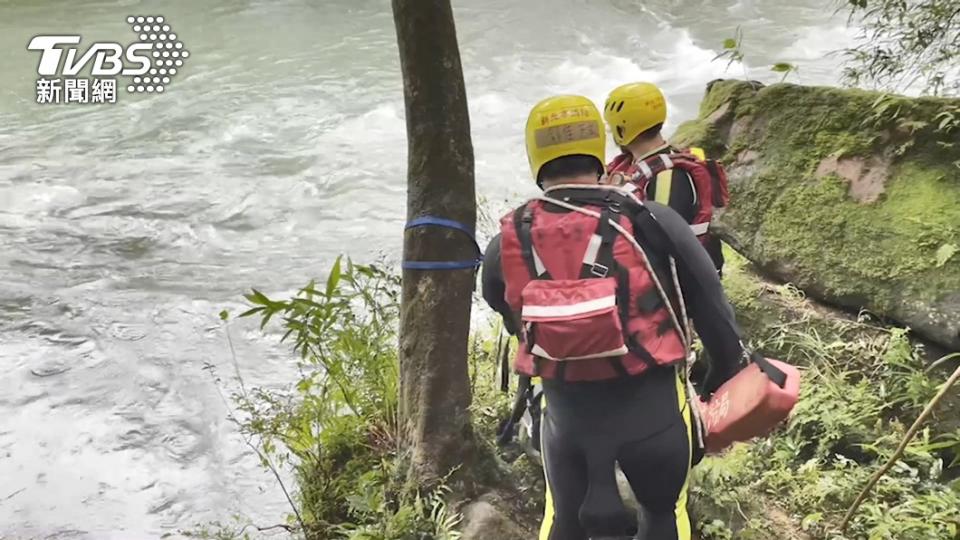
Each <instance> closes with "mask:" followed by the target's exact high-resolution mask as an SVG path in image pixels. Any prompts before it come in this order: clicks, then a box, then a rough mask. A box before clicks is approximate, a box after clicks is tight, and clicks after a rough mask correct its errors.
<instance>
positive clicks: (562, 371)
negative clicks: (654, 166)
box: [482, 95, 746, 540]
mask: <svg viewBox="0 0 960 540" xmlns="http://www.w3.org/2000/svg"><path fill="white" fill-rule="evenodd" d="M605 143H606V134H605V130H604V129H603V119H602V117H601V115H600V113H599V111H598V110H597V108H596V107H595V106H594V105H593V103H591V102H590V100H589V99H587V98H585V97H583V96H570V95H564V96H554V97H551V98H547V99H544V100H542V101H541V102H539V103H537V104H536V105H535V106H534V107H533V108H532V109H531V111H530V114H529V116H528V118H527V123H526V148H527V158H528V163H529V165H530V173H531V176H532V178H533V180H534V181H535V182H536V183H537V185H538V186H540V187H541V189H542V190H543V194H542V196H540V197H537V198H534V199H532V200H530V201H527V202H526V203H525V204H523V205H521V206H519V207H517V208H516V209H514V210H512V211H511V212H509V213H507V214H506V215H504V216H503V217H502V218H501V220H500V234H498V235H497V236H496V237H494V239H493V240H491V242H490V245H489V246H488V248H487V250H486V252H485V255H484V263H483V276H482V282H483V297H484V299H485V300H486V301H487V303H488V304H489V305H490V306H491V307H492V308H493V309H494V310H495V311H496V312H498V313H499V314H500V315H501V316H502V317H503V319H504V325H505V327H506V328H507V329H508V331H509V332H510V333H511V334H513V335H515V336H517V337H518V338H519V341H520V346H519V347H518V350H517V353H516V356H515V357H514V360H513V370H514V371H515V372H516V373H518V374H519V375H520V376H522V377H539V378H540V379H541V381H542V387H543V393H544V397H545V401H546V403H547V404H548V406H547V407H545V408H544V412H543V419H542V422H541V427H540V442H541V450H542V456H543V466H544V473H545V476H546V481H547V500H546V504H545V511H544V519H543V523H542V526H541V530H540V536H539V538H540V540H587V539H588V538H596V537H610V536H613V537H625V536H632V535H634V534H636V533H637V532H638V522H637V520H636V517H635V516H632V515H630V513H629V512H627V511H626V509H625V507H624V505H623V501H622V500H621V499H620V496H619V492H618V489H617V485H616V481H615V474H614V471H615V467H616V466H617V465H619V467H620V469H621V470H622V471H623V473H624V475H625V476H626V478H627V480H628V481H629V483H630V487H631V489H632V491H633V492H634V495H635V497H636V499H637V500H638V501H639V502H640V503H641V505H642V506H643V508H644V520H643V523H644V529H645V536H640V538H649V539H654V538H655V539H657V540H689V539H690V537H691V524H690V520H689V516H688V514H687V510H686V489H687V476H688V473H689V469H690V466H691V456H692V454H693V453H694V452H695V451H696V450H697V449H699V448H701V447H702V445H701V444H698V442H699V433H700V431H699V430H696V429H694V428H693V425H694V424H695V418H696V414H695V411H696V410H697V409H696V408H695V407H694V406H692V405H691V399H692V393H691V392H689V384H687V382H686V380H685V373H686V367H685V366H686V361H687V358H688V357H689V344H690V339H689V335H690V330H689V329H688V328H686V324H685V322H683V321H686V320H687V318H686V317H684V316H683V314H684V313H686V314H688V315H689V318H690V320H692V322H693V324H694V325H695V327H696V330H697V332H698V334H699V335H700V338H701V340H702V341H703V344H704V348H705V349H707V350H709V351H710V353H711V355H712V357H713V358H717V359H723V361H722V362H718V363H717V364H716V365H715V366H712V367H713V368H714V369H713V371H712V372H711V374H710V376H709V377H708V378H707V381H706V384H705V385H704V394H705V395H706V396H708V397H709V395H710V393H712V392H713V391H714V390H716V389H717V388H718V387H719V386H720V385H721V384H722V383H723V382H725V381H726V380H728V379H729V378H731V377H732V376H733V375H735V374H736V373H737V371H738V370H739V367H740V361H741V359H743V358H745V354H746V353H745V351H744V348H743V345H742V343H743V341H744V340H742V339H741V336H740V333H739V329H738V328H737V325H736V321H735V319H734V316H733V311H732V309H731V307H730V304H729V303H728V302H727V300H726V297H725V296H724V294H723V290H722V287H721V284H720V280H719V278H718V276H717V274H716V272H715V271H714V269H713V265H712V263H711V261H710V259H709V257H708V256H707V254H706V252H705V251H704V250H703V249H702V248H701V246H700V244H699V243H698V241H697V238H696V236H695V235H694V234H693V232H692V231H691V229H690V227H689V225H688V224H687V222H686V221H684V219H683V218H682V217H681V216H680V215H679V214H677V212H675V211H674V210H671V209H670V208H669V207H667V206H665V205H661V204H658V203H656V202H647V203H644V202H641V201H640V200H639V199H638V198H637V197H636V196H635V195H634V194H633V192H632V189H631V188H624V187H619V186H614V185H610V184H608V183H607V182H606V181H605V179H604V166H603V162H604V159H605V157H606V156H605ZM672 269H676V273H675V274H674V273H673V272H672ZM670 276H674V277H673V278H671V277H670ZM677 306H681V307H680V308H679V309H678V307H677ZM687 307H689V309H687Z"/></svg>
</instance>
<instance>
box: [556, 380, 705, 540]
mask: <svg viewBox="0 0 960 540" xmlns="http://www.w3.org/2000/svg"><path fill="white" fill-rule="evenodd" d="M680 369H683V368H682V367H681V368H679V369H678V370H677V378H676V382H677V404H678V406H679V407H680V416H682V417H683V423H684V425H685V426H686V427H687V430H686V431H687V476H686V478H685V479H684V481H683V487H682V488H681V489H680V496H679V497H677V505H676V507H675V508H674V515H676V518H677V540H691V534H692V531H691V530H690V516H689V514H688V513H687V487H688V485H689V482H690V462H691V461H692V460H693V445H694V441H693V440H692V439H691V434H692V431H693V430H692V427H691V417H690V407H688V406H687V405H688V403H687V388H686V385H685V384H684V382H683V380H682V378H681V377H680ZM540 404H541V411H542V412H541V415H542V414H544V413H546V410H547V399H546V397H543V398H541V401H540ZM541 418H542V417H541ZM543 425H544V422H543V420H542V419H541V421H540V457H541V460H542V461H543V463H544V467H543V475H544V478H545V479H546V484H547V486H546V491H547V497H546V502H545V504H544V508H543V521H542V522H540V536H539V537H538V540H549V538H550V529H552V528H553V515H554V510H553V495H552V494H551V493H550V478H549V477H548V476H547V467H546V462H547V457H546V456H547V445H546V439H544V437H543Z"/></svg>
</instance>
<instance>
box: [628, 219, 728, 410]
mask: <svg viewBox="0 0 960 540" xmlns="http://www.w3.org/2000/svg"><path fill="white" fill-rule="evenodd" d="M646 206H647V208H649V209H650V212H651V213H652V214H653V216H654V218H656V220H657V222H658V223H659V224H660V226H661V228H662V229H663V231H664V232H665V233H666V235H667V237H668V238H669V239H670V243H671V245H672V248H671V251H673V252H674V257H675V259H676V261H677V277H678V279H679V281H680V288H681V289H682V292H683V298H684V301H685V303H686V306H687V314H688V316H689V317H690V318H691V319H693V324H694V327H695V328H696V330H697V334H698V335H699V336H700V339H701V340H702V341H703V345H704V348H705V349H706V350H707V353H708V354H709V356H710V372H709V374H708V375H707V380H706V381H705V385H704V389H705V391H706V392H707V394H708V395H709V394H710V393H712V392H713V391H715V390H716V389H717V388H718V387H719V386H720V385H721V384H723V383H724V382H726V381H727V380H729V379H730V378H731V377H733V376H734V375H736V374H737V372H738V371H739V370H740V366H741V364H740V360H741V359H742V358H743V357H744V351H743V343H742V338H741V332H740V328H739V327H738V326H737V322H736V318H735V316H734V313H733V307H732V306H731V305H730V303H729V302H728V301H727V297H726V295H725V294H724V292H723V286H722V285H721V283H720V278H719V276H717V271H716V269H715V267H714V265H713V261H711V259H710V256H709V255H708V254H707V252H706V250H705V249H703V246H702V245H701V244H700V242H699V241H698V240H697V237H696V236H695V235H694V234H693V231H691V230H690V226H689V225H688V224H687V223H686V222H685V221H684V219H683V218H682V217H681V216H680V215H679V214H677V213H676V212H674V211H673V210H672V209H670V208H668V207H666V206H663V205H661V204H658V203H656V202H652V201H650V202H647V203H646Z"/></svg>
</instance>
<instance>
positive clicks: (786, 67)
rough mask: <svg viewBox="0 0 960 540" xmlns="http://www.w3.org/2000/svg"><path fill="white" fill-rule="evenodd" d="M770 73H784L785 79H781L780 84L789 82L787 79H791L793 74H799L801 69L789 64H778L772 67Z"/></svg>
mask: <svg viewBox="0 0 960 540" xmlns="http://www.w3.org/2000/svg"><path fill="white" fill-rule="evenodd" d="M770 71H773V72H774V73H783V78H781V79H780V82H783V81H785V80H787V77H789V76H790V74H791V73H797V72H799V71H800V68H799V67H797V66H796V65H795V64H791V63H789V62H777V63H776V64H774V65H773V66H771V67H770Z"/></svg>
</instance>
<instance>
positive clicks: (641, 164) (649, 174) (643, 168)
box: [637, 161, 653, 179]
mask: <svg viewBox="0 0 960 540" xmlns="http://www.w3.org/2000/svg"><path fill="white" fill-rule="evenodd" d="M637 168H638V169H640V173H641V174H643V176H644V177H646V178H649V179H652V178H653V170H652V169H650V166H649V165H647V162H646V161H638V162H637Z"/></svg>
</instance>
